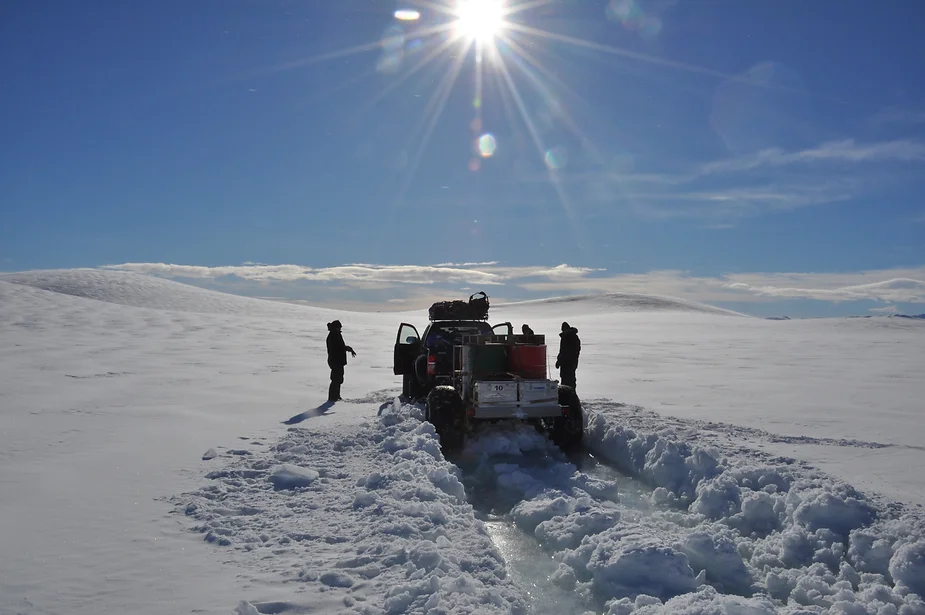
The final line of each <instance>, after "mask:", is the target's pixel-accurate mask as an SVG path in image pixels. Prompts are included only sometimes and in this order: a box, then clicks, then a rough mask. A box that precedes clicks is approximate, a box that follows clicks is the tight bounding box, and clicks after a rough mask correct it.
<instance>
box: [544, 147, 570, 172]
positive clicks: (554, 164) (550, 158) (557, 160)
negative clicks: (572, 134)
mask: <svg viewBox="0 0 925 615" xmlns="http://www.w3.org/2000/svg"><path fill="white" fill-rule="evenodd" d="M543 159H544V160H545V161H546V166H547V167H549V168H550V169H551V170H553V171H558V170H559V169H563V168H565V165H567V164H568V151H566V149H565V148H564V147H554V148H552V149H550V150H547V151H546V155H545V156H544V157H543Z"/></svg>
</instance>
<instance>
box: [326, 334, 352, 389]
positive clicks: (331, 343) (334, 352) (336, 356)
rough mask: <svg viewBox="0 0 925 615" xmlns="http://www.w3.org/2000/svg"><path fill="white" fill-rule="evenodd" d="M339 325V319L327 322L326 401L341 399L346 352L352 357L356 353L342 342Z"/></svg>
mask: <svg viewBox="0 0 925 615" xmlns="http://www.w3.org/2000/svg"><path fill="white" fill-rule="evenodd" d="M342 328H343V325H341V323H340V321H339V320H335V321H333V322H329V323H328V331H329V333H328V339H327V346H328V367H330V368H331V386H330V387H328V401H330V402H334V401H341V396H340V385H342V384H343V383H344V366H345V365H347V353H348V352H349V353H350V354H351V355H353V356H354V357H355V356H357V353H355V352H354V351H353V348H351V347H350V346H348V345H347V344H345V343H344V336H343V335H341V332H340V331H341V329H342Z"/></svg>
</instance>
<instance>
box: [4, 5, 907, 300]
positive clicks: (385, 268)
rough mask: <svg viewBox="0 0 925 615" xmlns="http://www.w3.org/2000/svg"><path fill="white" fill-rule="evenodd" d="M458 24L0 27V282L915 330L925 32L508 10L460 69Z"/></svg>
mask: <svg viewBox="0 0 925 615" xmlns="http://www.w3.org/2000/svg"><path fill="white" fill-rule="evenodd" d="M460 1H463V0H460ZM477 1H481V2H490V1H491V0H477ZM459 8H460V4H459V2H456V1H455V0H453V1H451V0H445V1H444V2H436V1H434V2H405V3H402V4H400V5H399V4H396V3H395V2H394V1H378V0H337V1H334V0H331V1H326V0H302V1H298V2H296V1H293V0H259V1H258V0H248V1H245V0H198V1H197V2H188V1H186V0H182V1H181V0H166V1H158V2H148V1H143V0H119V1H118V2H117V1H104V0H98V1H95V2H89V3H75V2H64V1H56V0H49V1H48V2H43V3H35V2H17V3H7V5H4V8H3V10H2V12H3V15H2V19H0V66H2V74H3V77H4V87H3V93H2V94H0V123H2V124H0V126H2V133H0V134H2V139H3V143H4V147H3V148H2V149H0V208H2V209H0V269H2V270H6V271H20V270H26V269H45V268H71V267H100V266H117V267H119V268H122V269H128V270H133V271H139V272H146V273H155V274H158V275H166V276H169V277H174V278H177V279H181V280H184V281H193V282H195V283H198V284H202V285H205V286H210V287H214V288H222V289H226V290H231V291H233V292H241V293H244V294H251V295H258V296H276V297H285V298H290V299H305V300H308V301H309V302H313V303H317V304H326V305H327V304H334V305H344V306H361V305H364V304H365V305H367V306H368V305H369V304H370V303H374V304H376V306H380V305H386V306H396V307H402V306H411V305H415V306H416V305H419V304H421V303H426V302H427V301H429V300H430V299H432V298H433V297H435V296H450V295H455V294H459V293H460V292H466V291H468V290H472V289H474V290H478V289H482V288H484V289H485V290H486V291H488V292H489V294H491V295H493V296H496V297H499V298H505V299H519V298H535V297H540V296H551V295H562V294H573V293H585V292H599V291H621V290H622V291H630V292H651V293H658V294H670V295H676V296H682V297H685V298H689V299H695V300H702V301H707V302H710V303H714V304H718V305H723V306H725V307H732V308H735V309H741V310H744V311H747V312H750V313H754V314H759V315H769V314H779V313H789V314H791V315H806V316H820V315H839V314H847V313H867V311H868V310H869V309H875V310H881V311H890V310H898V311H903V312H912V311H917V312H922V311H925V80H923V79H922V75H925V38H923V37H922V36H921V24H922V23H925V4H923V3H921V2H918V1H916V0H908V1H898V2H891V3H881V4H872V3H871V2H869V0H818V1H814V2H802V1H798V0H783V1H770V0H751V1H748V2H742V1H741V0H711V1H701V0H689V1H687V0H676V1H671V0H651V1H644V0H612V1H610V2H607V1H606V0H596V1H591V0H553V1H550V2H542V1H540V2H537V1H526V0H508V2H507V3H506V6H505V9H506V10H507V11H509V14H507V15H506V17H505V21H506V22H507V25H506V27H505V29H504V30H502V31H501V32H500V33H499V35H498V36H496V37H495V38H492V39H488V38H486V39H484V40H483V43H482V47H483V53H482V61H481V63H477V62H476V53H475V50H474V46H473V45H472V43H471V41H470V40H469V39H468V38H466V37H465V36H460V32H459V30H458V29H457V28H456V27H455V26H454V22H455V21H456V19H457V17H458V14H457V11H458V10H459ZM397 9H414V10H417V11H418V12H419V14H420V18H419V19H417V20H415V21H400V20H397V19H396V18H395V16H394V15H395V11H396V10H397ZM457 70H458V72H457ZM479 74H481V83H482V89H481V96H480V97H479V98H480V104H479V105H474V104H473V103H474V100H475V98H476V81H477V80H478V75H479ZM454 75H455V79H451V77H453V76H454ZM438 112H439V113H438ZM476 119H478V122H480V125H479V123H474V120H476ZM486 134H490V135H491V139H488V138H487V137H486V138H484V139H482V141H481V143H482V146H483V150H484V151H481V150H479V148H478V146H477V144H478V141H477V140H478V138H479V137H480V136H482V135H486ZM425 137H427V138H426V139H425ZM487 153H491V154H492V155H491V156H486V155H484V154H487ZM476 166H477V169H476ZM473 169H476V170H473ZM168 265H173V266H168ZM376 306H374V307H376ZM875 313H876V312H875Z"/></svg>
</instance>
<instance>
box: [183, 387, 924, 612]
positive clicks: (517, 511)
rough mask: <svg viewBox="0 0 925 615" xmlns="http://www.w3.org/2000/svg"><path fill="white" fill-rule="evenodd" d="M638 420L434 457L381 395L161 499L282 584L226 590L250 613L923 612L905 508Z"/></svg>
mask: <svg viewBox="0 0 925 615" xmlns="http://www.w3.org/2000/svg"><path fill="white" fill-rule="evenodd" d="M650 419H652V417H649V416H647V415H646V414H645V413H644V412H643V411H641V410H640V409H633V408H627V407H624V406H622V405H620V404H610V403H606V402H605V403H601V402H597V403H589V404H587V421H586V440H587V441H586V445H587V446H586V450H585V451H583V452H581V453H578V454H576V455H572V456H566V455H564V454H563V453H562V452H561V451H559V450H558V449H557V448H556V447H555V446H553V445H552V444H551V442H549V440H548V439H547V438H546V437H545V436H543V435H541V434H539V433H537V432H536V430H534V429H533V428H532V427H529V426H527V425H505V424H498V425H495V426H493V427H491V428H490V429H484V430H480V431H479V432H478V433H476V434H474V436H473V437H472V438H471V439H470V440H469V442H468V443H467V445H466V448H465V449H464V450H463V452H462V453H461V454H460V455H459V456H457V457H454V458H451V459H449V460H447V459H445V458H444V456H443V454H442V453H441V451H440V448H439V442H438V440H437V438H436V434H435V433H434V429H433V426H432V425H430V424H429V423H425V422H423V421H422V412H421V409H420V408H418V407H416V406H410V405H402V404H400V403H399V402H398V401H397V400H394V401H386V402H384V403H383V404H382V406H381V407H380V413H379V416H378V417H375V418H371V419H370V420H368V421H366V422H365V423H363V424H361V425H343V424H341V425H333V426H328V427H326V428H324V429H320V428H314V427H312V426H311V424H310V423H308V424H300V425H299V426H297V427H291V428H290V429H289V431H288V433H287V435H286V436H285V437H284V438H283V439H282V440H281V441H280V442H279V443H277V444H276V445H274V446H271V447H262V448H259V449H255V450H253V451H247V450H234V451H228V452H227V453H225V454H224V455H217V456H215V457H212V456H211V455H207V457H210V459H209V460H206V461H205V463H209V464H213V466H214V467H215V469H214V470H213V471H212V472H210V473H209V474H208V475H207V476H208V478H209V479H210V480H211V484H209V485H207V486H205V487H203V488H202V489H200V490H198V491H196V492H195V493H191V494H185V495H183V496H178V497H177V498H175V500H174V501H175V504H176V507H177V510H178V511H181V512H183V513H185V515H187V516H188V517H191V518H192V519H194V522H195V525H194V527H193V530H194V531H196V532H199V533H201V534H202V535H203V537H204V538H205V540H206V541H209V542H211V543H213V544H215V545H216V546H217V547H218V548H220V549H225V550H230V551H231V552H233V553H235V557H234V559H235V560H236V561H238V562H239V563H240V564H241V565H243V566H245V567H247V568H249V569H250V570H252V571H253V573H254V575H255V577H258V576H259V577H261V578H269V577H272V576H277V577H278V578H280V579H281V580H283V581H284V582H286V583H291V584H292V585H291V586H292V587H293V591H294V595H293V599H292V601H291V603H287V604H280V603H279V602H274V603H273V605H272V606H266V605H264V606H262V605H261V604H260V603H259V600H256V599H255V597H254V596H242V597H241V598H242V599H252V600H253V602H250V603H247V602H242V605H241V606H240V607H239V612H242V613H250V614H251V615H253V612H255V611H256V612H270V610H272V611H273V612H277V613H284V612H299V611H300V610H305V609H316V610H319V611H323V612H349V613H361V614H369V615H384V614H389V615H398V614H400V613H420V614H422V615H423V614H427V615H437V614H451V613H452V614H462V613H474V612H478V613H515V614H524V615H526V614H527V613H536V614H537V615H541V614H546V613H585V612H588V611H591V612H595V613H605V614H607V615H624V614H628V613H634V612H635V613H640V614H643V613H660V612H675V611H678V610H683V611H685V612H690V613H707V612H710V613H727V612H737V613H755V614H759V613H808V612H843V613H895V614H898V615H911V614H915V613H925V602H923V601H922V599H921V593H922V592H923V589H925V587H923V586H925V539H923V536H925V532H923V525H922V522H921V519H920V518H918V517H915V516H910V515H907V514H906V513H905V512H903V511H902V510H899V509H894V508H890V507H883V506H881V505H879V504H878V503H877V502H875V501H870V500H867V499H866V498H865V497H864V496H863V495H862V494H860V493H858V492H857V491H856V490H854V489H853V488H851V487H850V486H848V485H845V484H842V483H838V482H836V481H833V480H832V479H831V478H830V477H826V476H824V475H820V474H818V473H816V472H814V471H812V470H811V469H807V468H803V467H798V466H796V465H794V464H792V463H788V461H787V460H783V459H758V458H755V457H750V456H748V455H746V454H744V453H743V452H742V451H723V450H722V449H721V448H720V447H718V446H717V445H715V443H711V442H707V441H701V440H698V438H702V437H703V436H698V435H697V434H696V433H695V432H694V431H693V430H692V431H690V432H684V433H680V432H672V431H671V430H669V429H667V428H665V427H664V426H663V425H660V424H651V423H649V422H648V421H650ZM655 420H658V419H657V418H656V419H655ZM303 425H305V426H303ZM630 425H632V427H630ZM223 464H224V465H223ZM252 591H255V592H256V590H255V589H254V590H252ZM268 609H269V610H268Z"/></svg>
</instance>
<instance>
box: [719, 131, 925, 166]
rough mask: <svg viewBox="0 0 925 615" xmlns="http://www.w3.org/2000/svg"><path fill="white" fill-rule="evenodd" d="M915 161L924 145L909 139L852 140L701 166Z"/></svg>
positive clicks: (920, 157)
mask: <svg viewBox="0 0 925 615" xmlns="http://www.w3.org/2000/svg"><path fill="white" fill-rule="evenodd" d="M887 161H890V162H918V161H925V144H922V143H919V142H918V141H910V140H908V139H900V140H895V141H884V142H880V143H868V144H859V143H857V142H856V141H855V140H854V139H844V140H842V141H829V142H827V143H823V144H821V145H819V146H817V147H814V148H811V149H806V150H801V151H796V152H786V151H784V150H782V149H779V148H770V149H766V150H762V151H760V152H757V153H755V154H751V155H749V156H743V157H740V158H729V159H726V160H717V161H715V162H711V163H708V164H705V165H703V167H702V168H701V173H702V174H704V175H711V174H715V173H730V172H735V171H751V170H754V169H757V168H760V167H782V166H786V165H794V164H801V163H815V162H851V163H859V162H887Z"/></svg>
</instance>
